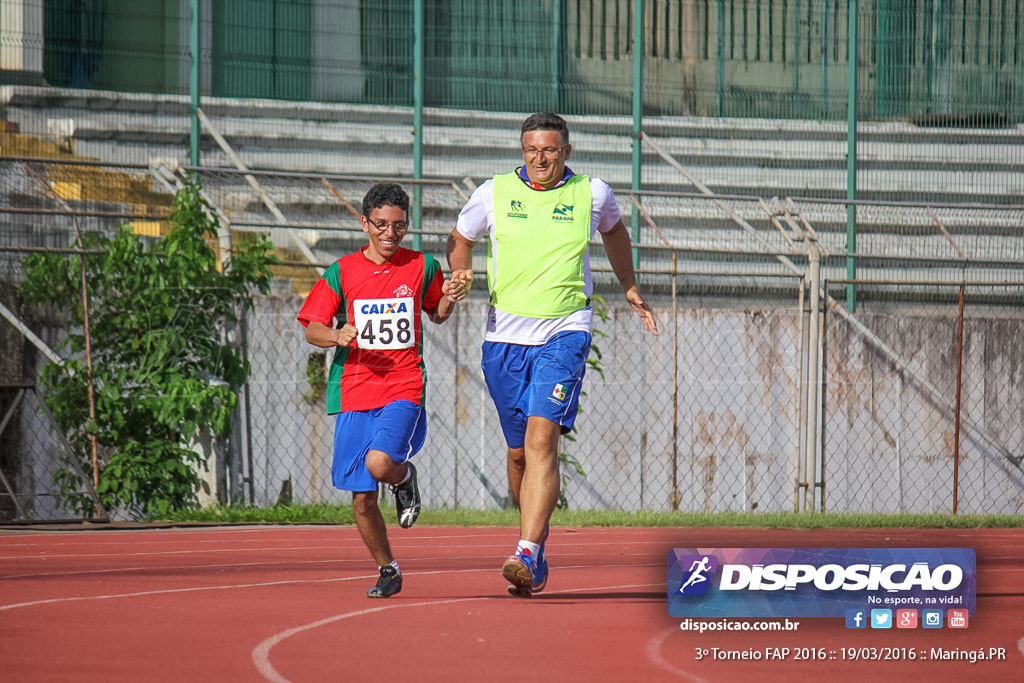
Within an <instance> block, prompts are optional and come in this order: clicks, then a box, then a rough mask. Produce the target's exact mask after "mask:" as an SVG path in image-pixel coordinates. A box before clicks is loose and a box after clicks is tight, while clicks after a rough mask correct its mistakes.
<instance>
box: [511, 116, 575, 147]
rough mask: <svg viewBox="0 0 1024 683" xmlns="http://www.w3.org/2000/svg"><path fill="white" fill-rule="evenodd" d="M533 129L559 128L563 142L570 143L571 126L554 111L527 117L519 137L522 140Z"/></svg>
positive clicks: (564, 143)
mask: <svg viewBox="0 0 1024 683" xmlns="http://www.w3.org/2000/svg"><path fill="white" fill-rule="evenodd" d="M531 130H557V131H558V137H559V138H560V139H561V140H562V144H563V145H568V144H569V126H568V125H567V124H566V123H565V119H563V118H562V117H561V116H559V115H558V114H556V113H554V112H553V111H545V112H540V113H538V114H531V115H530V116H529V117H527V119H526V120H525V121H523V131H522V132H521V133H520V134H519V139H520V140H522V138H523V136H524V135H526V134H527V133H529V132H530V131H531Z"/></svg>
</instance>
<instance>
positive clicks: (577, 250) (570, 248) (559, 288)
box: [487, 173, 593, 318]
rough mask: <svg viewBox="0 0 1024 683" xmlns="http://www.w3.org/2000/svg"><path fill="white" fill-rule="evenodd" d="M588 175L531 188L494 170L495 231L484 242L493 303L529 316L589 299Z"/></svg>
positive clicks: (553, 314)
mask: <svg viewBox="0 0 1024 683" xmlns="http://www.w3.org/2000/svg"><path fill="white" fill-rule="evenodd" d="M592 205H593V199H592V196H591V191H590V179H589V178H588V177H587V176H585V175H575V176H573V177H571V178H569V180H567V181H566V182H565V183H563V184H562V185H560V186H559V187H556V188H554V189H551V190H543V191H539V190H533V189H530V188H529V187H527V186H526V184H525V183H523V181H522V180H520V179H519V176H518V174H516V173H505V174H501V175H497V176H494V232H493V234H492V235H491V240H490V242H489V243H488V248H487V286H488V288H489V289H490V292H491V304H492V305H493V306H494V307H495V308H498V309H500V310H502V311H505V312H507V313H512V314H514V315H521V316H525V317H529V318H561V317H563V316H566V315H569V314H570V313H574V312H575V311H578V310H580V309H582V308H585V307H586V305H587V296H586V294H584V293H583V261H584V257H585V255H586V253H587V247H588V245H589V244H590V211H591V207H592Z"/></svg>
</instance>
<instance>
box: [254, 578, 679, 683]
mask: <svg viewBox="0 0 1024 683" xmlns="http://www.w3.org/2000/svg"><path fill="white" fill-rule="evenodd" d="M630 566H643V565H630ZM572 568H573V567H560V568H559V569H572ZM471 571H494V570H493V569H487V570H471ZM429 573H431V574H437V573H443V572H429ZM663 585H664V582H663V581H661V582H658V583H636V584H626V585H621V586H591V587H588V588H572V589H565V590H559V591H550V592H545V595H565V594H570V593H586V592H590V591H611V590H621V589H623V588H649V587H650V586H663ZM496 597H498V596H497V595H486V596H476V597H472V598H451V599H448V600H431V601H428V602H412V603H410V602H402V603H393V604H389V605H382V606H380V607H370V608H368V609H361V610H356V611H354V612H345V613H343V614H335V615H334V616H332V617H326V618H324V619H319V620H317V621H313V622H310V623H308V624H303V625H302V626H296V627H294V628H290V629H287V630H285V631H280V632H279V633H275V634H274V635H272V636H270V637H269V638H267V639H266V640H264V641H263V642H261V643H260V644H259V645H257V646H256V647H255V648H253V651H252V663H253V665H254V666H255V667H256V670H257V671H258V672H259V673H260V675H261V676H263V677H264V678H266V679H267V680H268V681H273V682H274V683H291V682H290V681H289V680H288V679H287V678H285V677H284V676H282V675H281V673H280V672H278V670H277V669H275V668H274V665H273V664H271V663H270V650H271V649H273V647H274V646H275V645H278V644H280V643H281V642H282V641H284V640H287V639H288V638H291V637H292V636H294V635H296V634H299V633H304V632H305V631H310V630H312V629H315V628H319V627H321V626H326V625H327V624H333V623H335V622H338V621H342V620H343V619H352V618H353V617H361V616H366V615H367V614H377V613H379V612H384V611H387V610H392V609H403V608H411V607H431V606H436V605H453V604H456V603H460V602H473V601H476V600H493V599H495V598H496Z"/></svg>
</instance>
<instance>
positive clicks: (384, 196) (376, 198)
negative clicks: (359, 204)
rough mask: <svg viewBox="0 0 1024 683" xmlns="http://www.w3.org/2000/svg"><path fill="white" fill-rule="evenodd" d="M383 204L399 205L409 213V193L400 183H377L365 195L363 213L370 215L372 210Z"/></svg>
mask: <svg viewBox="0 0 1024 683" xmlns="http://www.w3.org/2000/svg"><path fill="white" fill-rule="evenodd" d="M382 206H397V207H398V208H399V209H401V210H402V211H405V212H406V213H407V214H408V213H409V195H408V194H406V192H405V190H403V189H402V186H401V185H399V184H398V183H377V184H376V185H374V186H373V187H371V188H370V189H369V190H368V191H367V192H366V196H365V197H363V215H364V216H366V217H367V218H369V217H370V212H371V211H373V210H374V209H379V208H380V207H382Z"/></svg>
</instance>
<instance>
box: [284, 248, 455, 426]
mask: <svg viewBox="0 0 1024 683" xmlns="http://www.w3.org/2000/svg"><path fill="white" fill-rule="evenodd" d="M364 250H365V247H364V249H361V250H360V251H358V252H356V253H354V254H349V255H348V256H344V257H342V258H340V259H338V260H337V261H335V262H334V263H333V264H331V267H330V268H328V269H327V272H325V273H324V274H323V277H321V278H320V279H319V280H317V282H316V284H315V285H313V290H312V291H311V292H310V293H309V296H308V297H306V301H305V303H303V304H302V309H301V310H300V311H299V315H298V319H299V322H300V323H302V325H303V327H306V326H308V325H309V323H311V322H318V323H322V324H324V325H327V326H328V327H334V326H335V325H334V319H335V318H337V327H341V326H342V325H344V324H346V323H351V324H352V325H354V326H355V327H356V330H357V334H356V338H355V340H354V341H353V342H352V344H350V345H349V346H347V347H342V348H338V349H337V350H336V351H335V352H334V360H333V361H332V362H331V371H330V377H329V379H328V384H327V412H328V413H331V414H333V413H337V412H340V411H353V410H372V409H374V408H380V407H381V406H384V405H387V404H388V403H390V402H392V401H398V400H406V401H412V402H413V403H416V404H417V405H423V397H424V392H425V389H426V367H425V366H424V364H423V329H422V326H421V323H420V311H427V312H433V311H435V310H436V309H437V305H438V303H439V302H440V301H441V296H442V293H441V285H442V282H443V276H442V274H441V266H440V264H439V263H438V262H437V259H435V258H434V257H433V256H430V255H429V254H423V253H421V252H418V251H413V250H411V249H399V250H398V251H397V252H396V253H395V255H394V256H392V257H391V258H390V259H389V260H388V261H387V262H385V263H382V264H376V263H374V262H373V261H371V260H370V259H368V258H366V256H365V255H364V254H363V251H364Z"/></svg>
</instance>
